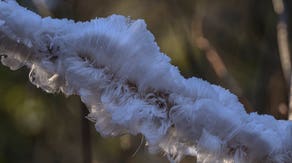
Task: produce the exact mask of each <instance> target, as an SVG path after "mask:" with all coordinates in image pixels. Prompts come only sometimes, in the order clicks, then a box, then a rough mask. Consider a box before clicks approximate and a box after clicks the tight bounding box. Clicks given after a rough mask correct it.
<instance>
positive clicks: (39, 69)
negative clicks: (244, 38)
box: [0, 0, 292, 163]
mask: <svg viewBox="0 0 292 163" xmlns="http://www.w3.org/2000/svg"><path fill="white" fill-rule="evenodd" d="M0 54H1V62H2V64H3V65H5V66H8V67H10V69H11V70H17V69H19V68H20V67H22V66H26V67H28V68H30V73H29V79H30V81H31V82H32V83H33V84H34V85H36V86H37V87H40V88H42V89H43V90H45V91H46V92H48V93H59V92H62V93H64V94H65V95H67V96H70V95H79V96H80V98H81V100H82V101H83V102H84V103H85V104H86V105H87V107H88V109H89V111H90V114H89V115H88V118H89V119H90V120H92V121H93V122H94V123H95V127H96V130H97V131H98V132H99V133H100V134H101V135H103V136H118V135H121V134H125V133H129V134H133V135H135V134H138V133H141V134H143V135H144V136H145V139H146V140H147V143H148V145H149V150H150V151H151V152H154V153H155V152H158V151H163V152H164V153H165V154H166V155H167V157H168V158H169V160H170V161H171V162H179V161H180V160H181V159H182V158H183V157H184V156H185V155H191V156H196V157H197V161H198V162H206V163H208V162H209V163H216V162H217V163H220V162H235V163H261V162H271V163H272V162H273V163H274V162H275V163H286V162H287V163H288V162H292V141H291V140H292V123H291V122H289V121H281V120H276V119H274V118H273V117H272V116H269V115H258V114H257V113H251V114H247V113H246V112H245V110H244V108H243V106H242V104H241V103H240V102H239V101H238V99H237V97H236V96H235V95H233V94H232V93H230V92H229V91H228V90H225V89H224V88H221V87H220V86H216V85H212V84H210V83H208V82H206V81H203V80H201V79H198V78H195V77H193V78H189V79H186V78H184V77H183V76H182V75H181V74H180V72H179V70H178V69H177V68H176V67H175V66H173V65H171V64H170V58H169V57H167V56H166V55H165V54H163V53H161V52H160V49H159V47H158V46H157V44H156V42H155V39H154V37H153V35H152V34H151V33H150V32H149V31H148V30H147V28H146V24H145V22H144V21H143V20H131V19H129V18H127V17H124V16H120V15H112V16H109V17H107V18H97V19H93V20H91V21H88V22H74V21H72V20H67V19H52V18H50V17H46V18H42V17H40V16H39V15H37V14H35V13H33V12H31V11H29V10H27V9H25V8H24V7H21V6H19V5H18V4H17V3H16V2H15V1H12V0H10V1H9V0H8V1H0Z"/></svg>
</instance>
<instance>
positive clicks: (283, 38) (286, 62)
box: [272, 0, 292, 120]
mask: <svg viewBox="0 0 292 163" xmlns="http://www.w3.org/2000/svg"><path fill="white" fill-rule="evenodd" d="M272 1H273V6H274V10H275V13H276V14H277V15H278V24H277V38H278V48H279V54H280V60H281V66H282V71H283V74H284V78H285V81H286V84H287V88H289V99H288V100H289V104H288V106H289V112H288V119H289V120H292V85H291V79H292V76H291V58H290V49H289V43H288V42H289V41H288V29H287V26H288V25H287V13H286V10H285V3H284V1H283V0H272Z"/></svg>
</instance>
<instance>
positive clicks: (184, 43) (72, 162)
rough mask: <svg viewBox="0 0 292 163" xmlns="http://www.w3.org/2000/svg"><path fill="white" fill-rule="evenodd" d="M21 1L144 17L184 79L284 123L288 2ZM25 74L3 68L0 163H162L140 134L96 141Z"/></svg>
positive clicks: (77, 107)
mask: <svg viewBox="0 0 292 163" xmlns="http://www.w3.org/2000/svg"><path fill="white" fill-rule="evenodd" d="M18 2H19V3H20V4H21V5H23V6H25V7H27V8H29V9H30V10H33V11H35V12H36V13H38V14H40V15H42V16H44V17H45V16H51V17H54V18H69V19H74V20H75V21H85V20H90V19H93V18H95V17H106V16H109V15H111V14H121V15H125V16H129V17H131V18H132V19H144V20H145V21H146V23H147V25H148V29H149V30H150V31H151V32H152V33H153V34H154V36H155V38H156V41H157V43H158V45H159V46H160V48H161V51H162V52H164V53H165V54H167V55H169V56H170V57H171V58H172V64H174V65H176V66H178V67H179V69H180V70H181V73H182V74H183V75H184V76H185V77H191V76H196V77H200V78H203V79H205V80H207V81H209V82H211V83H214V84H218V85H221V86H223V87H225V88H228V89H229V90H230V91H231V92H233V93H235V94H236V95H238V97H239V99H240V101H241V102H242V103H243V104H244V105H245V107H246V110H247V111H248V112H254V111H256V112H258V113H260V114H272V115H274V116H275V117H276V118H277V119H287V117H288V106H289V105H288V104H289V100H288V97H289V87H290V84H289V80H288V79H287V76H286V78H285V74H288V75H289V73H290V72H285V71H283V67H285V65H283V64H284V63H290V59H289V57H288V59H286V60H285V61H283V60H282V61H281V57H280V56H281V55H280V54H279V50H280V49H279V48H278V47H279V46H278V44H279V34H280V33H281V31H280V32H279V30H281V29H283V30H284V31H282V34H283V32H284V34H283V35H282V36H283V37H284V44H285V45H286V49H287V46H289V45H291V42H289V41H287V40H286V41H285V37H286V38H288V40H292V39H291V36H292V32H290V33H289V29H292V27H291V25H292V24H291V23H292V21H291V17H292V1H291V0H284V1H282V0H220V1H218V0H18ZM281 2H284V9H285V10H283V5H282V8H281ZM277 5H278V6H277ZM281 9H282V10H281ZM285 31H286V33H285ZM287 32H288V34H287ZM283 48H284V49H285V47H283ZM287 61H288V62H287ZM288 68H289V65H288ZM28 73H29V72H28V70H27V69H26V68H22V69H20V70H18V71H10V70H9V69H8V68H7V67H4V66H3V65H1V66H0V75H1V77H0V163H138V162H139V163H143V162H145V163H149V162H154V163H156V162H159V163H160V162H161V163H163V162H167V160H166V157H164V154H163V153H160V154H156V155H151V154H149V153H148V152H147V147H146V146H145V141H144V139H143V137H142V136H141V135H137V136H129V135H124V136H121V137H118V138H102V137H101V136H100V135H99V134H98V133H97V132H96V131H95V129H94V124H93V123H88V121H87V120H86V119H85V118H84V115H85V110H86V109H85V108H84V106H83V105H82V104H81V102H80V100H79V98H78V97H64V96H63V95H52V94H46V93H45V92H44V91H42V90H40V89H37V88H36V87H35V86H33V85H32V84H31V83H29V81H28ZM183 162H184V163H187V162H195V160H194V159H191V158H186V159H184V160H183Z"/></svg>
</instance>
